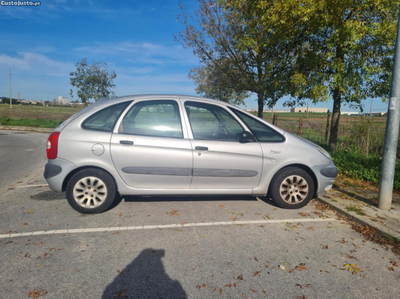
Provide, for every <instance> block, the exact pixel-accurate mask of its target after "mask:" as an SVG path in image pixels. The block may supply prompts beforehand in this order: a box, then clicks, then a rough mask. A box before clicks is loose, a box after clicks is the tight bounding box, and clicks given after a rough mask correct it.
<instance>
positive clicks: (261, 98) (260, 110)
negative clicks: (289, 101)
mask: <svg viewBox="0 0 400 299" xmlns="http://www.w3.org/2000/svg"><path fill="white" fill-rule="evenodd" d="M257 102H258V113H257V116H258V117H259V118H261V119H264V94H263V93H259V94H258V99H257Z"/></svg>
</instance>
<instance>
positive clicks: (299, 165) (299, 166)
mask: <svg viewBox="0 0 400 299" xmlns="http://www.w3.org/2000/svg"><path fill="white" fill-rule="evenodd" d="M290 167H297V168H300V169H303V170H304V171H306V172H307V173H308V174H309V175H310V176H311V178H312V180H313V183H314V195H313V197H315V195H316V194H317V191H318V179H317V176H316V175H315V173H314V171H312V169H311V168H310V167H308V166H307V165H304V164H298V163H296V164H289V165H285V166H284V167H282V168H280V169H278V171H276V172H275V174H274V176H273V177H272V179H271V182H272V181H273V180H274V178H275V177H276V175H277V174H278V172H280V171H281V170H283V169H285V168H290ZM270 188H271V184H270V185H269V186H268V192H269V189H270Z"/></svg>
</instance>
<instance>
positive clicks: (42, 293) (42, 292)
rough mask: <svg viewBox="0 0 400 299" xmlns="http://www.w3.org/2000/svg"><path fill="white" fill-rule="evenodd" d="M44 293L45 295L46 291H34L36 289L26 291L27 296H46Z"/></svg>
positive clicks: (34, 297)
mask: <svg viewBox="0 0 400 299" xmlns="http://www.w3.org/2000/svg"><path fill="white" fill-rule="evenodd" d="M46 295H47V291H36V290H33V291H30V292H29V293H28V298H33V299H37V298H39V297H42V296H46Z"/></svg>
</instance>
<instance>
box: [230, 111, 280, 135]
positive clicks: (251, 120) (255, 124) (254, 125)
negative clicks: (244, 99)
mask: <svg viewBox="0 0 400 299" xmlns="http://www.w3.org/2000/svg"><path fill="white" fill-rule="evenodd" d="M229 109H230V110H231V111H232V112H233V113H235V114H236V115H237V116H238V117H239V118H240V119H241V120H242V121H243V122H244V123H245V124H246V126H247V127H248V128H249V129H250V131H251V133H253V135H254V136H255V137H256V139H257V141H258V142H283V141H285V137H284V136H282V135H281V134H280V133H278V132H277V131H275V130H274V129H272V128H271V127H269V126H268V125H266V124H264V123H262V122H260V121H259V120H257V119H256V118H255V117H251V116H249V115H247V114H246V113H243V112H241V111H240V110H237V109H233V108H231V107H229Z"/></svg>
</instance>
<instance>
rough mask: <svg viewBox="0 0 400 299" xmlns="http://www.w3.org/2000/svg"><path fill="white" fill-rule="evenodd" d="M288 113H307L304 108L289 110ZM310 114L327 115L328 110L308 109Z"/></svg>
mask: <svg viewBox="0 0 400 299" xmlns="http://www.w3.org/2000/svg"><path fill="white" fill-rule="evenodd" d="M290 112H307V108H306V107H298V108H292V109H290ZM308 112H311V113H328V108H308Z"/></svg>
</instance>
